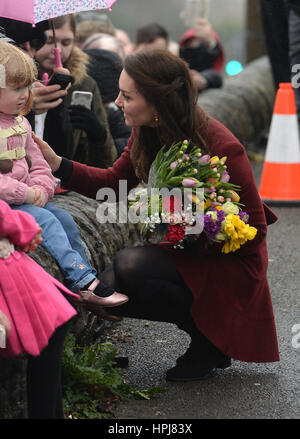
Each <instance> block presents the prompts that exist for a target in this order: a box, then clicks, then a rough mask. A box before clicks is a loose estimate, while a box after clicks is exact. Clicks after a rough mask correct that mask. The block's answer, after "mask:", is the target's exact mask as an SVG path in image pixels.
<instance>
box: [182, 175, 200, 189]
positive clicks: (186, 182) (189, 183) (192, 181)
mask: <svg viewBox="0 0 300 439" xmlns="http://www.w3.org/2000/svg"><path fill="white" fill-rule="evenodd" d="M197 183H200V182H199V180H197V179H196V178H193V177H190V178H184V179H183V180H182V186H184V187H194V186H195V185H196V184H197Z"/></svg>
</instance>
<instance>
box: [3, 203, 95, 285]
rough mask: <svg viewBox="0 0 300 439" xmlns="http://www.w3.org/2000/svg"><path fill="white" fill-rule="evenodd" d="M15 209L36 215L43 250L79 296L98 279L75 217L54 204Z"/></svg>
mask: <svg viewBox="0 0 300 439" xmlns="http://www.w3.org/2000/svg"><path fill="white" fill-rule="evenodd" d="M11 208H12V209H17V210H22V211H24V212H27V213H29V214H30V215H32V216H33V217H34V218H35V220H36V222H37V223H38V224H39V226H40V227H41V228H42V238H43V242H42V244H41V246H42V247H44V248H45V250H47V252H48V253H49V254H50V255H51V256H52V257H53V259H55V261H56V262H57V264H58V265H59V266H60V268H61V270H62V272H63V274H64V277H65V280H66V281H67V283H68V287H69V288H70V290H72V291H74V292H77V291H79V290H81V289H82V288H83V287H84V286H85V285H86V284H88V283H89V282H91V281H92V280H93V279H95V277H96V275H97V272H96V270H95V269H94V268H92V267H91V265H90V263H89V261H88V257H87V254H86V251H85V248H84V246H83V243H82V241H81V237H80V234H79V231H78V228H77V226H76V224H75V222H74V220H73V218H72V216H71V215H70V214H69V213H68V212H67V211H65V210H63V209H59V208H58V207H56V206H55V205H54V204H52V203H47V204H46V205H45V206H44V207H37V206H33V205H32V204H21V205H20V206H16V205H13V206H11Z"/></svg>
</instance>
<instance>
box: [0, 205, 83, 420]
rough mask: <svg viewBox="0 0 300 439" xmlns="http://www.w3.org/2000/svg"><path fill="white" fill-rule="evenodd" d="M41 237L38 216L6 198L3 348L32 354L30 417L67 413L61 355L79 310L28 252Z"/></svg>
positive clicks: (0, 278) (1, 242)
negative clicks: (14, 207) (15, 207)
mask: <svg viewBox="0 0 300 439" xmlns="http://www.w3.org/2000/svg"><path fill="white" fill-rule="evenodd" d="M40 242H41V229H40V227H39V226H38V224H37V223H36V221H35V219H34V218H33V217H32V216H31V215H29V214H28V213H26V212H21V211H18V210H12V209H11V208H10V207H9V205H8V204H7V203H5V202H4V201H1V200H0V354H1V355H2V356H3V357H4V358H11V357H15V356H17V355H20V354H22V353H27V354H28V355H29V359H28V364H27V406H28V417H29V418H63V409H62V399H61V356H62V351H63V345H64V340H65V335H66V332H67V329H68V325H67V322H68V321H69V320H70V319H71V318H72V317H73V316H75V315H76V311H75V310H74V308H73V307H72V306H71V305H70V303H69V302H68V300H66V299H65V297H64V296H63V295H62V294H61V291H62V292H64V293H65V294H66V295H68V296H69V297H74V298H76V297H77V296H76V294H74V293H72V292H71V291H69V290H68V289H67V288H66V287H64V286H63V285H62V284H61V283H60V282H58V281H57V280H56V279H54V278H53V277H52V276H50V274H48V273H47V272H46V271H45V270H43V268H42V267H41V266H40V265H38V264H37V263H36V262H35V261H33V260H32V259H31V258H30V257H29V256H27V255H26V253H25V251H28V250H34V249H35V248H36V246H37V245H38V244H39V243H40ZM60 290H61V291H60ZM45 377H46V378H45Z"/></svg>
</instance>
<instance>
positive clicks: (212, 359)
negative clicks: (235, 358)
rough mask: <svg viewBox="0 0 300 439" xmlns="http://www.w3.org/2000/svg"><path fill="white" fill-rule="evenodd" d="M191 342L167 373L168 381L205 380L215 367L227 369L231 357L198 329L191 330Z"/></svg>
mask: <svg viewBox="0 0 300 439" xmlns="http://www.w3.org/2000/svg"><path fill="white" fill-rule="evenodd" d="M190 332H192V333H190V336H191V344H190V346H189V348H188V349H187V351H186V353H185V354H184V355H183V356H181V357H179V358H178V359H177V361H176V366H175V367H173V368H172V369H169V370H168V371H167V373H166V380H167V381H196V380H205V379H207V378H209V377H210V376H212V374H213V371H214V369H226V368H227V367H229V366H230V365H231V360H230V358H229V357H228V356H227V355H225V354H223V352H221V351H220V350H219V349H218V348H216V347H215V346H214V345H213V344H212V343H211V342H210V341H209V340H208V339H207V338H206V337H205V336H204V335H203V334H202V333H201V332H200V331H199V330H198V329H196V330H193V331H190Z"/></svg>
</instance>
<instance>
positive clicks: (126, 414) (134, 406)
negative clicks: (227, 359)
mask: <svg viewBox="0 0 300 439" xmlns="http://www.w3.org/2000/svg"><path fill="white" fill-rule="evenodd" d="M260 170H261V167H259V166H258V165H255V166H254V171H255V173H256V175H257V181H258V179H259V173H260ZM274 210H275V212H276V213H277V214H278V216H279V221H278V222H277V223H276V224H274V225H273V226H271V227H270V228H269V235H268V248H269V272H268V277H269V283H270V288H271V294H272V300H273V305H274V312H275V319H276V324H277V332H278V338H279V347H280V354H281V361H280V362H279V363H265V364H256V363H243V362H240V361H233V365H232V367H230V368H229V369H226V370H225V371H220V372H218V373H217V374H216V375H215V377H213V378H211V379H209V380H207V381H202V382H192V383H167V382H166V381H165V378H164V375H165V371H166V369H168V368H170V367H172V366H173V365H174V363H175V360H176V358H177V357H178V356H179V355H182V353H183V352H184V351H185V350H186V348H187V346H188V344H189V337H188V336H187V335H186V334H185V333H184V332H182V331H180V330H178V329H177V327H176V326H175V325H171V324H167V323H160V322H148V321H141V320H133V319H124V320H123V321H122V322H121V323H120V328H119V329H120V331H121V333H122V334H123V337H121V340H122V339H123V341H121V340H119V341H117V342H116V344H117V346H118V348H119V350H120V355H125V356H128V357H129V362H130V364H129V367H128V368H127V369H126V370H124V376H125V377H126V379H127V381H128V382H129V383H130V384H131V385H132V386H133V387H135V388H137V389H143V388H149V387H151V386H154V385H155V386H160V387H162V388H164V389H166V392H165V393H163V394H159V395H156V396H153V397H152V398H151V399H150V400H149V401H148V400H131V401H124V402H122V403H121V404H120V406H119V408H118V410H117V418H118V419H120V420H121V419H152V420H158V421H159V420H161V419H170V420H171V419H173V420H176V419H177V420H178V419H296V418H299V417H300V416H299V415H300V405H299V401H300V392H299V388H300V386H299V375H300V374H299V372H300V367H299V364H300V363H299V361H300V347H298V348H297V347H293V345H292V337H293V335H295V334H293V333H292V328H293V327H294V325H296V324H300V309H299V308H300V307H299V285H300V270H299V267H300V206H299V207H276V208H274ZM298 332H300V331H299V330H298ZM262 337H263V334H262ZM124 340H125V341H124ZM130 340H132V341H131V342H130ZM295 341H297V340H295ZM298 342H299V344H300V337H299V338H298Z"/></svg>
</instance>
